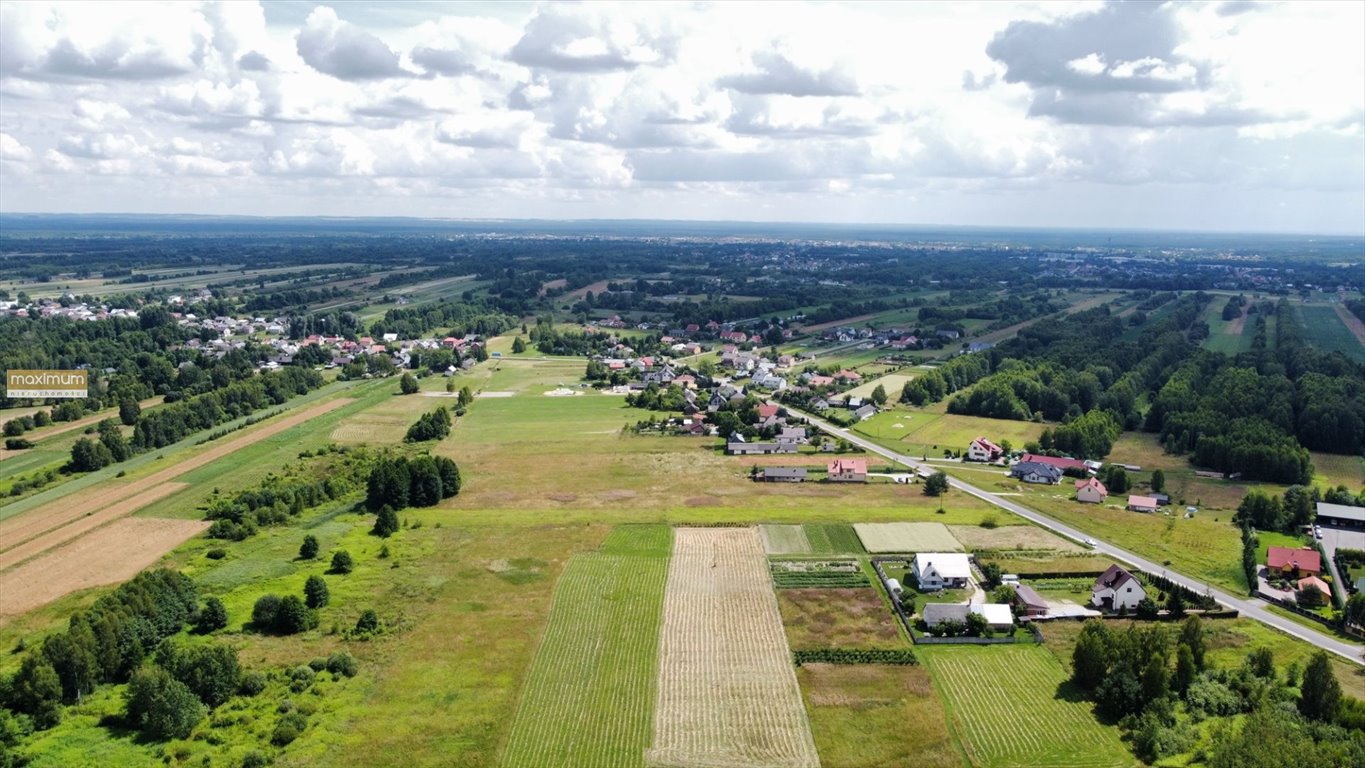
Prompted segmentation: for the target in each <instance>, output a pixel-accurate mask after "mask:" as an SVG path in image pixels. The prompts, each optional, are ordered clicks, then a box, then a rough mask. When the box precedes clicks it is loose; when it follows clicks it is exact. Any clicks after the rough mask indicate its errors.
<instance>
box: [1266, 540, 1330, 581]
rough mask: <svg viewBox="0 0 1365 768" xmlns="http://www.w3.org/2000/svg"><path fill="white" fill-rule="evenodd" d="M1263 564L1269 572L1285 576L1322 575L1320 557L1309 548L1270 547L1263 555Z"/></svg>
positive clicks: (1314, 550) (1315, 551)
mask: <svg viewBox="0 0 1365 768" xmlns="http://www.w3.org/2000/svg"><path fill="white" fill-rule="evenodd" d="M1265 564H1266V565H1267V566H1269V568H1270V570H1272V571H1279V572H1280V573H1282V574H1284V575H1286V576H1297V577H1303V576H1317V575H1318V574H1319V573H1322V557H1321V555H1319V554H1318V551H1317V550H1316V549H1312V548H1311V547H1302V548H1300V549H1293V548H1291V547H1270V548H1269V549H1268V550H1266V553H1265Z"/></svg>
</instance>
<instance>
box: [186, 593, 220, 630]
mask: <svg viewBox="0 0 1365 768" xmlns="http://www.w3.org/2000/svg"><path fill="white" fill-rule="evenodd" d="M227 625H228V614H227V608H226V607H224V606H223V601H222V600H219V599H218V598H216V597H210V598H208V599H207V600H205V601H204V607H203V608H201V609H200V611H199V619H198V620H197V621H196V622H195V625H194V628H195V629H196V630H197V631H198V632H199V633H200V634H204V635H207V634H208V633H210V632H214V631H216V630H219V629H222V628H223V627H226V626H227Z"/></svg>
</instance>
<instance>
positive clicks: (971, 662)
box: [922, 645, 1137, 768]
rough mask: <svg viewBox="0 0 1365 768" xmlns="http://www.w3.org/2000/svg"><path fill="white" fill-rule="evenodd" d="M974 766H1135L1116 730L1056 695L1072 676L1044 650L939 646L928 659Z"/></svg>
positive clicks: (1077, 702)
mask: <svg viewBox="0 0 1365 768" xmlns="http://www.w3.org/2000/svg"><path fill="white" fill-rule="evenodd" d="M922 658H923V660H924V664H925V666H926V667H928V669H929V672H930V674H931V675H932V676H933V679H934V688H935V689H937V690H938V691H939V693H940V694H941V695H942V696H943V697H944V699H945V701H946V702H947V704H948V711H949V713H950V715H951V717H952V721H953V726H954V732H955V735H956V736H957V738H958V739H959V740H960V741H961V742H962V748H963V750H964V751H966V753H967V755H968V756H969V757H970V758H971V763H972V765H977V766H982V767H983V768H1016V766H1017V767H1019V768H1022V767H1023V766H1038V765H1046V766H1051V767H1053V768H1068V767H1069V766H1074V767H1075V768H1100V767H1101V766H1131V765H1134V764H1135V763H1136V762H1137V761H1136V760H1134V759H1133V757H1132V755H1131V754H1129V752H1128V750H1127V749H1126V748H1125V747H1124V745H1123V742H1122V741H1120V740H1119V733H1118V729H1116V728H1106V727H1105V726H1104V725H1101V724H1100V722H1099V721H1097V720H1096V719H1095V715H1094V714H1093V713H1092V711H1091V709H1092V705H1091V704H1090V703H1089V702H1087V701H1084V700H1082V699H1081V698H1079V697H1063V696H1060V695H1058V690H1057V689H1058V687H1059V686H1060V685H1062V684H1063V683H1065V682H1066V672H1065V671H1064V670H1063V669H1062V666H1061V664H1060V663H1058V661H1057V659H1056V657H1054V656H1053V655H1052V653H1051V652H1050V651H1048V650H1047V649H1045V648H1040V647H1038V646H999V645H996V646H985V647H980V646H962V647H952V648H948V647H939V648H935V649H934V651H933V653H925V654H923V655H922Z"/></svg>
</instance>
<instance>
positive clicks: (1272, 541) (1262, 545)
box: [1256, 531, 1308, 563]
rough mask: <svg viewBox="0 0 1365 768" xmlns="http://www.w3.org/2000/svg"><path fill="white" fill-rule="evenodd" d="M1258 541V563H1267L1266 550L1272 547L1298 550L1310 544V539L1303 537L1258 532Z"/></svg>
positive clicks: (1272, 532) (1273, 532)
mask: <svg viewBox="0 0 1365 768" xmlns="http://www.w3.org/2000/svg"><path fill="white" fill-rule="evenodd" d="M1256 540H1257V542H1259V546H1258V547H1257V549H1256V562H1258V563H1264V562H1265V561H1266V550H1268V549H1270V548H1271V547H1288V548H1290V549H1298V548H1299V547H1302V546H1303V545H1304V544H1306V543H1308V539H1306V538H1304V537H1303V536H1296V535H1293V534H1288V533H1277V532H1275V531H1257V532H1256Z"/></svg>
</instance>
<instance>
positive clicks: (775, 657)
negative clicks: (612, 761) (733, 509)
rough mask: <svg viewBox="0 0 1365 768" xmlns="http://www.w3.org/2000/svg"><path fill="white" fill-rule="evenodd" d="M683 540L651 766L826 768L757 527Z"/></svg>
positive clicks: (662, 645) (667, 618) (672, 583)
mask: <svg viewBox="0 0 1365 768" xmlns="http://www.w3.org/2000/svg"><path fill="white" fill-rule="evenodd" d="M675 535H676V540H675V542H674V550H673V562H672V564H671V565H670V567H669V571H668V589H667V591H666V592H665V596H664V619H663V629H662V633H661V638H660V641H659V685H658V703H657V705H656V707H655V712H654V746H653V747H652V748H651V749H650V750H649V751H648V753H647V754H646V760H647V762H648V764H649V765H651V766H657V767H658V768H665V767H667V768H711V767H712V766H717V767H718V766H724V767H725V768H746V767H747V766H754V768H818V767H819V765H820V758H819V756H818V755H817V754H816V751H815V742H814V741H813V740H812V738H811V732H810V723H809V721H808V720H807V717H806V710H805V706H804V705H803V704H802V701H801V691H800V688H799V687H798V685H797V681H796V672H795V670H794V669H793V667H792V660H791V651H790V650H789V648H788V646H787V638H786V635H785V633H784V632H783V628H782V617H781V615H780V614H779V613H778V609H777V601H776V599H775V598H774V596H773V590H772V586H771V582H770V580H769V578H768V564H767V559H766V558H765V557H764V554H763V542H762V539H761V537H760V536H759V534H758V530H757V529H756V528H679V529H678V530H677V531H676V532H675ZM546 764H548V763H546Z"/></svg>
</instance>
